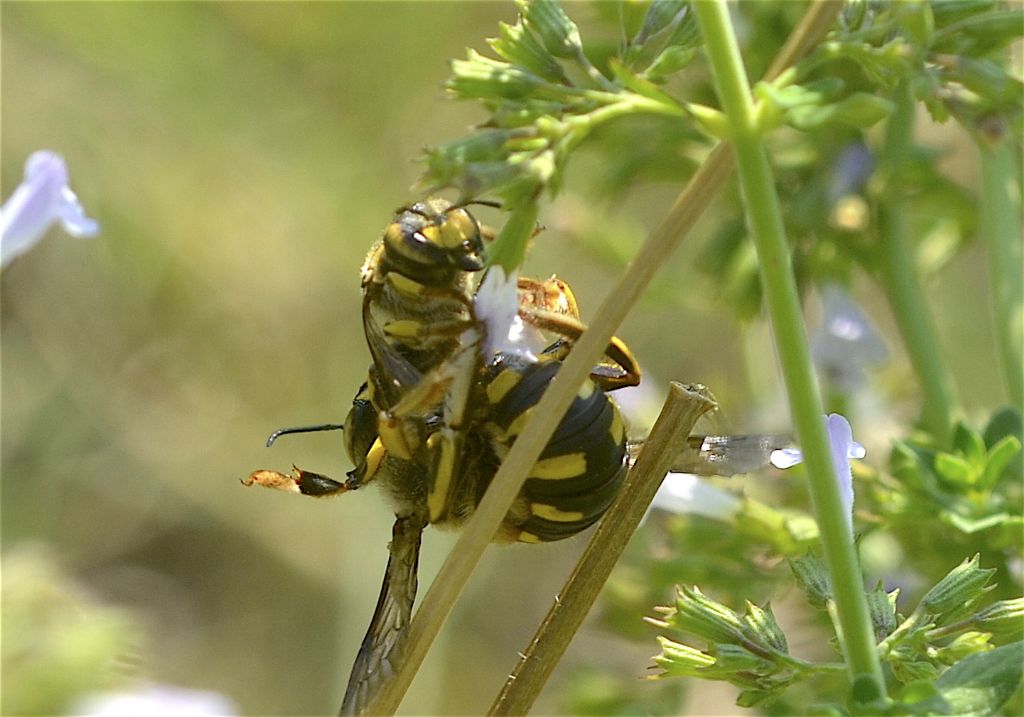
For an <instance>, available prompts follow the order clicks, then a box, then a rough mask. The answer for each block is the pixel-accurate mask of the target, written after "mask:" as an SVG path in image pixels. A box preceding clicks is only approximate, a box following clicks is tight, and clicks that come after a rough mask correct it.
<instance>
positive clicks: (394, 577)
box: [243, 198, 727, 714]
mask: <svg viewBox="0 0 1024 717" xmlns="http://www.w3.org/2000/svg"><path fill="white" fill-rule="evenodd" d="M489 236H490V233H489V231H488V230H486V229H484V228H482V227H481V225H480V224H479V223H478V222H477V220H476V218H475V217H474V216H473V215H472V214H471V213H470V212H469V211H468V210H467V209H466V207H465V206H464V205H456V204H451V203H449V202H447V201H446V200H444V199H440V198H431V199H427V200H425V201H423V202H419V203H417V204H413V205H412V206H409V207H405V208H402V209H401V210H399V211H398V212H397V214H396V217H395V219H394V220H393V221H392V222H391V223H390V224H388V226H387V227H386V228H385V229H384V231H383V233H382V235H381V237H380V239H379V240H378V241H377V242H376V243H375V244H374V245H373V247H372V248H371V250H370V252H369V254H368V255H367V258H366V261H365V262H364V264H363V267H362V270H361V277H362V293H363V304H362V319H363V329H364V333H365V336H366V341H367V346H368V348H369V352H370V356H371V365H370V369H369V372H368V376H367V380H366V382H365V383H364V384H363V385H362V386H361V387H360V389H359V391H358V392H357V394H356V396H355V398H354V399H353V402H352V407H351V409H350V410H349V412H348V415H347V416H346V419H345V422H344V424H343V425H336V424H324V425H319V426H308V427H300V428H289V429H281V430H279V431H276V432H275V433H274V434H272V435H271V437H270V439H269V440H268V445H269V444H272V443H273V442H274V440H276V438H278V437H279V436H281V435H284V434H286V433H296V432H303V431H309V430H326V429H336V428H343V429H344V444H345V449H346V452H347V453H348V456H349V458H350V459H351V461H352V464H353V466H354V468H353V469H352V470H351V471H349V473H348V474H347V477H346V480H343V481H337V480H334V479H332V478H330V477H327V476H324V475H321V474H318V473H313V472H310V471H305V470H302V469H299V468H295V469H294V470H293V472H292V474H291V475H285V474H282V473H278V472H276V471H267V470H261V471H255V472H253V473H252V474H251V475H250V476H249V477H248V478H247V479H245V480H244V481H243V482H244V483H245V484H247V485H251V484H259V485H264V486H268V487H274V488H279V489H285V490H290V491H293V492H298V493H302V494H305V495H312V496H329V495H337V494H340V493H344V492H347V491H350V490H357V489H359V488H361V487H363V486H364V485H367V484H369V483H371V482H372V483H377V484H379V485H382V486H383V487H384V488H385V490H386V492H387V494H388V496H389V498H390V500H391V503H392V505H393V507H394V510H395V517H396V520H395V524H394V527H393V531H392V541H391V543H390V545H389V560H388V565H387V569H386V572H385V577H384V581H383V585H382V587H381V592H380V597H379V598H378V602H377V607H376V609H375V611H374V615H373V618H372V619H371V622H370V626H369V629H368V630H367V633H366V636H365V637H364V639H363V642H362V644H361V646H360V649H359V652H358V654H357V657H356V661H355V664H354V666H353V669H352V673H351V676H350V678H349V683H348V687H347V690H346V694H345V698H344V702H343V705H342V714H359V713H362V712H363V711H364V710H365V708H366V707H367V705H368V704H369V702H370V701H371V700H372V698H373V697H374V695H375V694H376V693H377V692H378V691H379V689H380V688H381V686H382V685H383V684H385V683H386V681H387V680H388V679H390V677H391V676H392V675H393V674H394V673H395V671H396V668H397V666H398V665H399V664H400V662H401V660H402V659H403V655H404V651H405V647H406V636H407V628H408V625H409V622H410V620H411V615H412V606H413V603H414V600H415V594H416V589H417V563H418V557H419V550H420V542H421V535H422V532H423V530H424V529H425V528H426V526H427V525H435V526H439V527H458V526H459V525H460V524H462V523H463V522H464V521H465V520H466V519H467V518H468V517H469V516H470V515H471V514H472V512H473V511H474V509H475V508H476V506H477V505H478V504H479V502H480V500H481V499H482V497H483V495H484V492H485V491H486V490H487V488H488V486H489V485H490V482H491V480H492V479H493V477H494V475H495V473H496V472H497V470H498V467H499V465H500V464H501V461H502V460H503V459H504V457H505V455H506V454H507V453H508V451H509V449H510V447H511V445H512V443H513V441H514V440H515V438H516V436H517V435H518V434H519V432H520V431H521V429H522V427H523V425H524V424H525V422H526V420H528V417H529V415H530V413H531V411H532V409H533V407H534V406H535V405H536V404H537V402H538V401H539V400H540V398H541V396H542V395H543V393H544V391H545V390H546V389H547V386H548V384H549V383H550V382H551V380H552V379H553V377H554V376H555V374H556V373H557V371H558V370H559V368H560V367H561V363H562V360H563V359H564V358H565V356H566V355H567V354H568V352H569V351H570V350H571V348H572V344H573V342H574V340H575V339H577V338H578V337H579V336H580V335H581V334H582V332H583V330H584V328H585V327H584V325H583V324H582V322H581V320H580V314H579V308H578V306H577V303H576V300H575V296H574V295H573V292H572V290H571V288H570V287H569V285H568V284H567V283H565V282H564V281H561V280H559V279H556V278H554V277H552V278H551V279H546V280H538V279H528V278H524V279H519V281H518V286H517V291H518V317H519V319H520V320H521V321H523V322H524V323H525V324H526V325H528V326H530V327H532V328H533V329H535V330H537V331H542V332H546V333H548V334H553V335H554V336H555V339H554V341H553V342H551V343H549V344H548V345H547V346H546V348H544V349H543V350H542V351H540V352H539V354H538V355H537V356H536V357H535V358H534V357H524V356H522V355H518V354H514V353H511V352H504V351H499V352H497V353H494V354H493V355H486V350H485V348H484V346H485V342H486V338H487V337H486V327H485V325H484V323H483V322H482V321H481V320H480V319H479V317H478V316H477V315H476V308H475V303H474V300H475V297H476V291H477V288H478V286H479V283H480V281H479V277H480V275H481V274H482V272H483V271H484V267H485V256H484V254H485V242H486V241H487V240H488V238H489ZM639 381H640V370H639V367H638V366H637V363H636V360H635V359H634V357H633V355H632V353H631V351H630V350H629V348H628V346H626V344H625V343H624V342H622V341H621V340H620V339H618V338H613V339H612V340H611V342H610V343H609V345H608V347H607V348H606V350H605V355H604V357H603V358H602V359H601V361H600V362H599V363H598V364H597V365H595V366H594V367H593V369H592V370H591V373H590V377H589V379H588V380H587V381H586V382H585V383H584V385H583V386H582V387H581V388H580V389H579V391H578V393H577V396H576V397H575V399H574V401H573V403H572V404H571V405H570V407H569V409H568V411H567V413H566V414H565V416H564V417H563V419H562V421H561V422H560V424H559V425H558V427H557V429H556V430H555V433H554V434H553V435H552V437H551V438H550V440H549V441H548V443H547V445H546V446H545V448H544V450H543V452H542V453H541V456H540V458H539V459H538V461H537V462H536V463H535V464H534V465H533V466H532V467H531V470H530V472H529V475H528V477H527V479H526V482H525V483H524V485H523V487H522V489H521V491H520V493H519V495H518V496H517V498H516V500H515V501H514V503H513V505H512V506H511V508H510V509H509V511H508V513H507V514H506V516H505V518H504V520H503V522H502V524H501V527H500V529H499V531H498V534H497V535H496V536H495V540H496V541H498V542H512V541H519V542H527V543H535V542H548V541H555V540H561V539H564V538H568V537H570V536H572V535H575V534H577V533H579V532H581V531H582V530H584V529H586V528H587V527H589V526H591V525H592V524H594V523H595V522H596V521H597V520H598V519H599V518H600V517H601V516H602V515H603V514H604V513H605V511H606V510H607V509H608V507H609V506H610V505H611V503H612V501H613V500H614V498H615V496H616V495H617V493H618V491H619V488H620V487H621V485H622V482H623V479H624V476H625V473H626V470H627V469H628V467H629V464H630V462H631V458H632V455H633V454H634V453H635V451H636V448H637V445H638V443H637V442H635V441H630V440H628V439H627V430H626V426H625V422H624V420H623V417H622V414H621V412H620V411H619V408H618V406H617V405H616V403H615V402H614V400H612V398H611V397H610V396H609V395H608V394H609V393H610V392H612V391H615V390H617V389H619V388H623V387H625V386H633V385H637V384H638V383H639ZM696 450H697V451H698V452H699V451H700V450H701V449H696ZM692 453H693V451H691V454H692ZM705 454H706V456H711V453H710V452H707V451H706V452H705ZM721 455H722V456H724V455H725V452H724V451H722V452H721ZM691 460H692V459H691ZM712 462H713V461H711V459H709V460H708V463H709V464H710V463H712ZM719 463H720V464H721V465H717V466H716V470H718V471H720V470H721V469H722V468H723V467H727V466H725V465H724V463H725V461H724V459H722V460H720V461H719ZM705 472H707V471H705Z"/></svg>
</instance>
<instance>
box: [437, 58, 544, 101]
mask: <svg viewBox="0 0 1024 717" xmlns="http://www.w3.org/2000/svg"><path fill="white" fill-rule="evenodd" d="M466 54H467V58H468V59H465V60H453V61H452V77H451V79H449V80H448V84H447V87H448V89H449V90H451V91H452V92H454V93H455V94H456V95H457V96H459V97H460V98H464V99H469V98H484V99H499V98H504V99H511V100H515V99H521V98H523V97H525V96H526V95H528V94H530V93H531V92H533V91H534V90H536V89H537V88H539V87H543V86H544V84H545V83H544V80H542V79H541V78H540V77H538V76H537V75H534V74H533V73H531V72H527V71H526V70H524V69H522V68H521V67H516V66H515V65H510V64H509V63H507V62H500V61H498V60H492V59H491V58H489V57H485V56H484V55H481V54H480V53H479V52H477V51H476V50H469V51H467V53H466Z"/></svg>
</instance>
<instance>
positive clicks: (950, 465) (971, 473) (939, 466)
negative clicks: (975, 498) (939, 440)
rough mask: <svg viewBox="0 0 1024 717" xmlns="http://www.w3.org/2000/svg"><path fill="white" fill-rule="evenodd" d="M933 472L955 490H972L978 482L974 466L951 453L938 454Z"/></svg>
mask: <svg viewBox="0 0 1024 717" xmlns="http://www.w3.org/2000/svg"><path fill="white" fill-rule="evenodd" d="M935 472H936V473H938V474H939V477H940V478H942V479H943V480H944V481H946V483H948V484H950V485H951V486H954V487H956V488H973V487H974V485H975V483H977V481H978V473H977V471H976V470H975V469H974V466H972V465H971V464H970V463H968V462H967V461H966V460H964V459H963V458H961V457H960V456H956V455H953V454H952V453H940V454H939V455H937V456H935Z"/></svg>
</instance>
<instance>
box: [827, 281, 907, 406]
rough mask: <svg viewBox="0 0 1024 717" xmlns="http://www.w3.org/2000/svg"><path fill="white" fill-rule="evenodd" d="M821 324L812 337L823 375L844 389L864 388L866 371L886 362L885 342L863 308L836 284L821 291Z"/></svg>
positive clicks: (838, 387) (836, 386)
mask: <svg viewBox="0 0 1024 717" xmlns="http://www.w3.org/2000/svg"><path fill="white" fill-rule="evenodd" d="M821 299H822V307H823V311H822V313H823V318H822V325H821V327H820V328H819V329H818V330H817V331H815V332H814V333H813V334H812V335H811V338H810V342H811V357H812V358H813V359H814V364H815V366H817V367H818V371H819V372H820V373H821V375H822V377H823V378H824V379H825V380H827V381H829V382H830V383H831V384H832V385H833V386H835V388H836V389H838V390H840V391H851V390H853V389H855V388H858V387H860V386H861V385H862V384H863V383H864V380H865V378H866V372H865V370H866V369H867V368H868V367H871V366H877V365H879V364H881V363H882V362H884V361H885V359H886V357H887V356H888V351H887V350H886V348H885V342H883V341H882V338H881V336H879V334H878V332H877V331H875V328H874V326H873V325H872V324H871V321H870V319H868V317H867V316H865V314H864V312H862V311H861V310H860V307H858V306H857V304H856V303H854V301H853V299H851V298H850V297H849V295H847V293H846V292H845V291H843V289H842V288H840V287H839V286H837V285H835V284H827V285H826V286H825V287H824V288H823V289H822V290H821Z"/></svg>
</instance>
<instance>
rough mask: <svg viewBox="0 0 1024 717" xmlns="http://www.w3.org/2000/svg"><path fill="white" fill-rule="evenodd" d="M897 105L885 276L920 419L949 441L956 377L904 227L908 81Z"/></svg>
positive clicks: (884, 213)
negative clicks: (917, 390)
mask: <svg viewBox="0 0 1024 717" xmlns="http://www.w3.org/2000/svg"><path fill="white" fill-rule="evenodd" d="M894 100H895V104H896V107H895V110H894V111H893V114H892V117H890V118H889V126H888V129H887V132H886V137H885V149H884V154H883V157H884V158H885V162H886V165H885V172H886V175H885V176H886V181H885V187H884V190H883V191H882V196H881V198H880V200H879V207H878V210H879V232H880V234H881V236H880V240H881V242H880V244H881V257H880V258H881V267H882V271H881V278H882V283H883V285H884V287H885V292H886V294H887V296H888V299H889V305H890V306H891V308H892V312H893V316H894V317H895V319H896V324H897V326H898V327H899V331H900V336H902V337H903V344H904V346H905V347H906V350H907V355H908V356H909V358H910V363H911V365H912V366H913V367H914V372H915V373H916V374H917V378H918V380H919V381H920V382H921V393H922V395H923V399H922V406H921V424H922V426H923V427H924V428H925V430H927V431H928V432H929V433H930V434H931V435H932V436H934V438H935V440H936V441H937V442H938V443H939V445H940V446H946V445H948V441H949V437H950V430H951V425H952V413H953V404H954V398H953V382H952V380H951V379H950V377H949V375H948V374H947V372H946V368H945V365H944V364H943V362H942V356H943V353H942V351H940V350H939V341H938V335H937V332H936V330H935V324H934V321H933V320H932V316H931V312H930V311H929V309H928V304H927V302H926V301H925V299H924V292H923V291H922V290H921V282H920V281H918V277H917V270H916V268H915V266H914V260H913V253H912V251H911V249H910V242H909V237H908V236H907V227H906V207H905V203H904V201H903V197H904V168H905V166H906V163H907V156H908V150H909V148H910V146H911V143H912V142H913V137H914V98H913V95H912V94H911V90H910V87H909V85H907V84H906V83H903V84H901V85H900V86H899V87H898V88H897V89H896V94H895V97H894Z"/></svg>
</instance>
